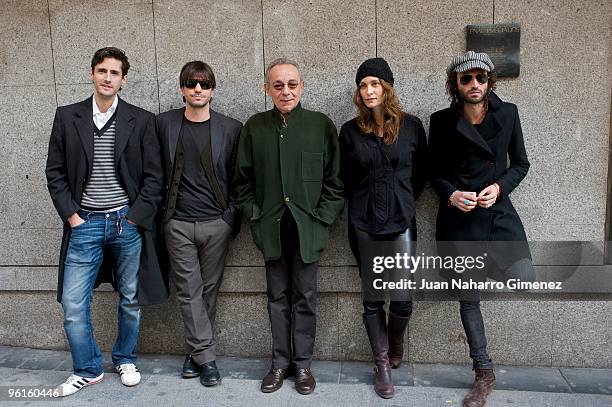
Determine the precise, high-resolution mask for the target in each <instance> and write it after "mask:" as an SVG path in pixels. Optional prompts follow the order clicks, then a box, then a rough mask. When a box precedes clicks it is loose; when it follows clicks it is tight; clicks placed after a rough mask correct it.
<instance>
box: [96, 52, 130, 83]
mask: <svg viewBox="0 0 612 407" xmlns="http://www.w3.org/2000/svg"><path fill="white" fill-rule="evenodd" d="M105 58H114V59H117V60H119V61H121V74H122V75H123V76H125V75H127V74H128V71H129V70H130V63H129V62H128V58H127V56H125V52H123V50H121V49H119V48H117V47H104V48H100V49H99V50H97V51H96V53H95V54H94V56H93V58H92V59H91V71H92V72H93V69H94V68H95V67H96V65H98V64H100V63H102V61H104V59H105Z"/></svg>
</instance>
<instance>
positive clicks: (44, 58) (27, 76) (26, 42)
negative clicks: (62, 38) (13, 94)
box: [0, 0, 54, 91]
mask: <svg viewBox="0 0 612 407" xmlns="http://www.w3.org/2000/svg"><path fill="white" fill-rule="evenodd" d="M3 6H4V7H3V10H2V15H0V42H1V43H2V44H3V46H2V48H1V49H0V67H1V68H2V69H0V83H2V85H11V86H22V87H26V86H36V89H37V91H40V86H42V85H53V83H54V77H53V59H52V56H51V55H52V50H51V36H50V31H49V12H48V8H47V3H46V2H43V1H38V0H26V1H11V2H10V6H9V5H8V4H6V3H5V4H3ZM33 50H35V52H33ZM33 79H35V83H33V82H32V80H33ZM22 91H26V90H25V89H24V88H22Z"/></svg>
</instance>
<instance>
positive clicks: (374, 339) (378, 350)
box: [363, 311, 395, 399]
mask: <svg viewBox="0 0 612 407" xmlns="http://www.w3.org/2000/svg"><path fill="white" fill-rule="evenodd" d="M363 323H364V325H365V327H366V331H367V332H368V338H369V339H370V346H371V347H372V354H373V356H374V363H375V364H376V366H375V367H374V391H375V392H376V394H378V395H379V396H380V397H382V398H384V399H390V398H391V397H393V394H394V393H395V388H394V387H393V379H392V378H391V366H390V365H389V356H388V352H389V343H388V340H387V318H386V317H385V312H384V311H381V312H379V313H377V314H374V315H364V316H363Z"/></svg>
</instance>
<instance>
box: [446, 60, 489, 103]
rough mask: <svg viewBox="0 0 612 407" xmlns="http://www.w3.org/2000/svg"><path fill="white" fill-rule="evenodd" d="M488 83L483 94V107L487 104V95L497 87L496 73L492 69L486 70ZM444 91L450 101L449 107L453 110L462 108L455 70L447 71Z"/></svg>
mask: <svg viewBox="0 0 612 407" xmlns="http://www.w3.org/2000/svg"><path fill="white" fill-rule="evenodd" d="M488 76H489V84H488V87H487V95H486V96H485V99H484V102H485V108H487V107H488V105H489V95H490V94H491V92H492V91H494V90H495V88H496V87H497V74H496V72H495V71H494V70H493V71H491V72H488ZM446 93H447V94H448V100H449V101H450V102H451V109H452V110H455V111H461V110H462V109H463V99H462V98H461V94H460V93H459V88H458V86H457V72H449V73H448V74H447V76H446Z"/></svg>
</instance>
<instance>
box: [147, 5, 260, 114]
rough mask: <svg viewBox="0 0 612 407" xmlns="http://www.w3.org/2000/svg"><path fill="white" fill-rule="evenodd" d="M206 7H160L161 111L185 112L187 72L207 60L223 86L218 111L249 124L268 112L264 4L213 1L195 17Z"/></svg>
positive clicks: (157, 30)
mask: <svg viewBox="0 0 612 407" xmlns="http://www.w3.org/2000/svg"><path fill="white" fill-rule="evenodd" d="M201 6H202V5H201V4H200V3H198V2H194V1H188V0H186V1H156V2H154V5H153V7H154V10H155V47H156V51H157V53H156V55H157V71H158V80H159V91H160V102H161V103H160V104H161V111H166V110H168V109H172V108H178V107H182V105H183V103H182V102H181V98H180V95H179V83H178V77H179V73H180V70H181V67H182V66H183V65H184V64H185V63H187V62H189V61H193V60H203V61H204V62H207V63H208V64H209V65H210V66H211V67H212V68H213V71H214V73H215V79H216V82H217V88H216V89H215V94H214V102H213V103H212V107H213V109H215V110H218V111H219V112H221V113H224V114H226V115H229V116H231V117H235V118H236V119H238V120H240V121H243V122H244V121H245V120H246V119H247V118H248V117H249V116H251V115H252V114H253V113H255V112H257V111H261V110H264V103H263V101H264V94H263V89H262V83H263V79H262V73H263V69H264V68H263V41H262V23H261V3H260V2H248V1H247V2H228V1H221V0H219V1H210V2H207V3H206V7H205V8H206V12H205V13H204V14H201V13H194V12H193V10H194V7H198V8H199V7H201ZM187 27H189V28H187ZM198 27H200V28H201V29H198ZM237 27H240V29H239V30H237V29H236V28H237Z"/></svg>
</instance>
